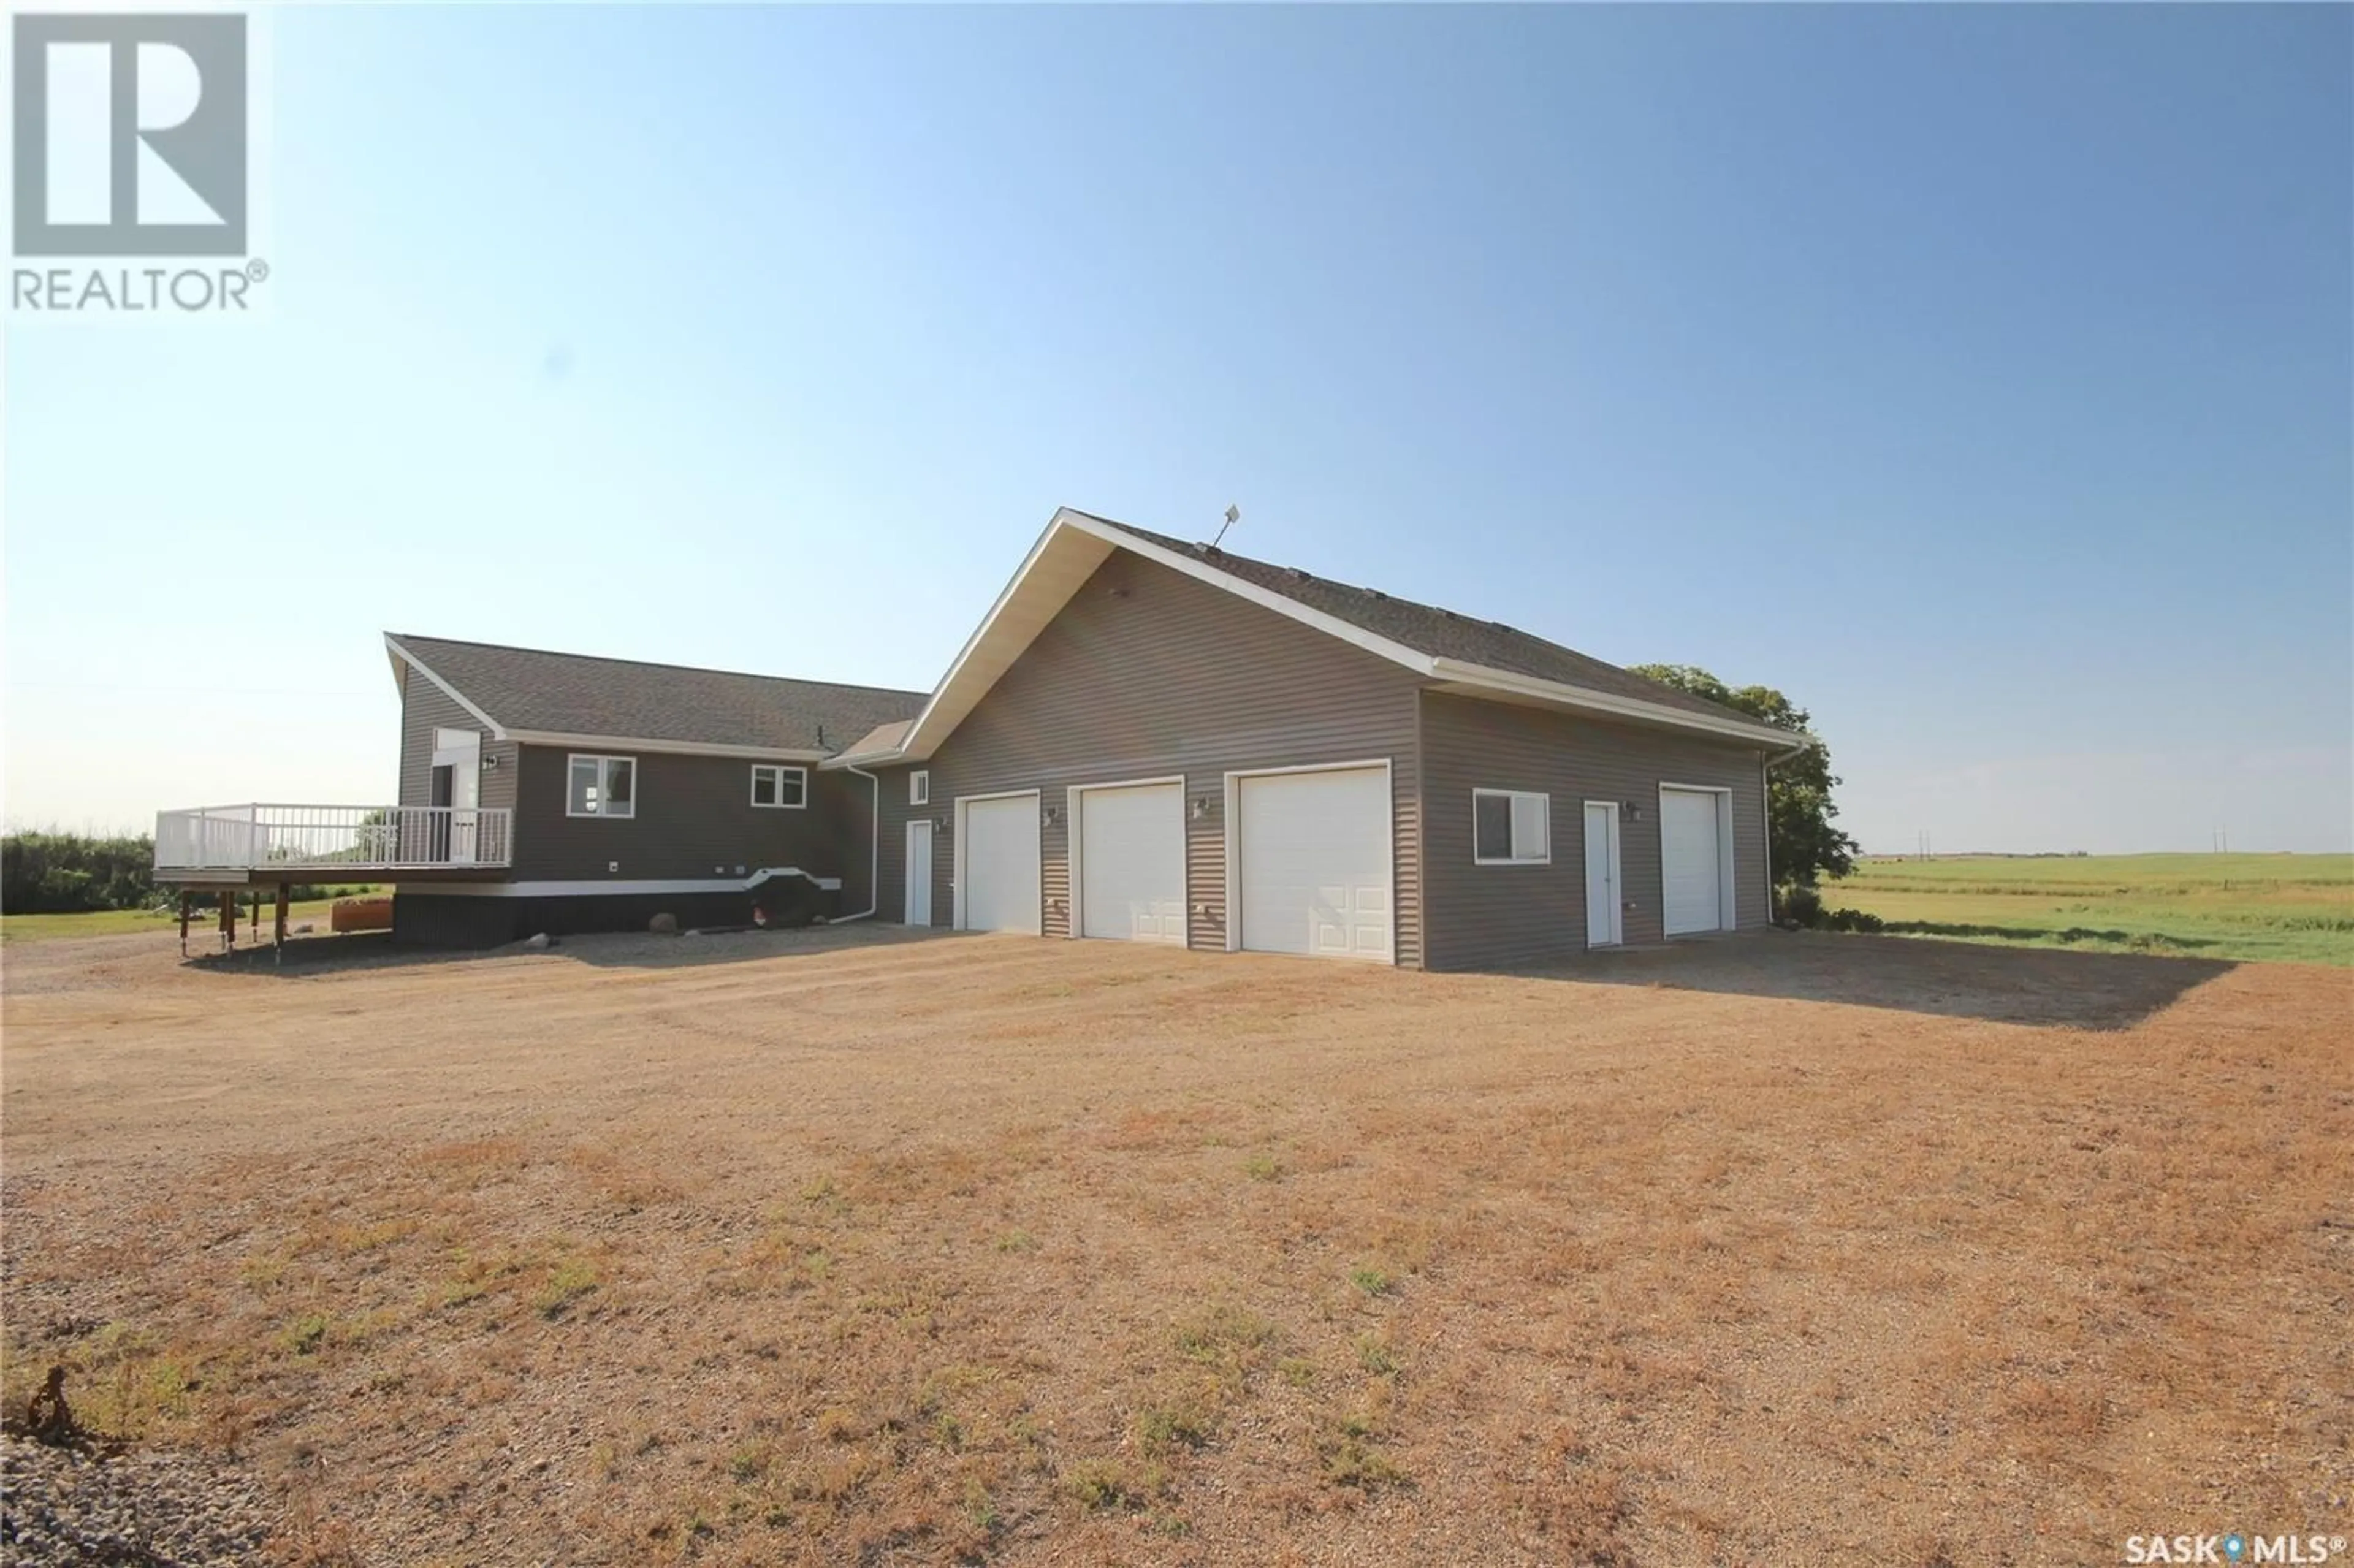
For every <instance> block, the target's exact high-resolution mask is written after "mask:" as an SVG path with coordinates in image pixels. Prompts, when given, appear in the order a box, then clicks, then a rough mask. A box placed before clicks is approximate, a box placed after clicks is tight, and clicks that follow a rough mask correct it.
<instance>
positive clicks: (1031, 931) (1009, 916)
mask: <svg viewBox="0 0 2354 1568" xmlns="http://www.w3.org/2000/svg"><path fill="white" fill-rule="evenodd" d="M961 805H962V806H963V816H964V821H963V823H962V824H961V826H962V828H963V833H962V840H963V842H960V843H959V844H958V845H957V846H956V856H957V888H958V892H959V894H960V899H959V906H960V908H959V914H960V918H959V920H958V921H957V924H958V925H959V926H960V927H962V928H963V929H965V930H967V931H1021V932H1023V933H1026V934H1027V935H1029V936H1033V937H1034V936H1037V935H1038V934H1039V931H1040V926H1039V920H1038V797H1037V796H1035V795H1009V796H1002V797H1000V798H998V799H995V800H967V801H963V802H961Z"/></svg>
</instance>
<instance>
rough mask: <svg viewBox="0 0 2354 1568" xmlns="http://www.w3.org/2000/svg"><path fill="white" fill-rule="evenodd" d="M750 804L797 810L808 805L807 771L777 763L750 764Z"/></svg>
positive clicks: (806, 769)
mask: <svg viewBox="0 0 2354 1568" xmlns="http://www.w3.org/2000/svg"><path fill="white" fill-rule="evenodd" d="M752 804H754V805H755V806H779V807H783V808H785V809H787V810H799V809H800V808H801V807H803V806H806V805H808V804H809V769H808V768H789V767H785V766H783V765H781V764H778V763H769V762H755V763H754V764H752Z"/></svg>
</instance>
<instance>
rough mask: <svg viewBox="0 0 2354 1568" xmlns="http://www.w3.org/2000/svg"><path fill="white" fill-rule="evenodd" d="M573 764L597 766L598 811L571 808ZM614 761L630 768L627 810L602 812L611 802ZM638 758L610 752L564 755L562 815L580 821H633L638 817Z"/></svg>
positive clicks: (577, 752) (580, 752) (581, 752)
mask: <svg viewBox="0 0 2354 1568" xmlns="http://www.w3.org/2000/svg"><path fill="white" fill-rule="evenodd" d="M576 762H594V763H596V764H598V768H597V809H596V810H593V811H576V810H573V809H572V765H573V764H574V763H576ZM616 762H626V763H628V764H629V765H630V801H629V805H630V809H629V810H626V811H609V810H606V809H605V808H606V807H607V806H608V805H610V803H611V801H612V799H613V790H612V785H611V783H610V780H611V779H612V777H613V770H612V768H611V766H610V765H611V764H613V763H616ZM638 782H639V768H638V759H637V758H634V757H623V756H621V755H620V754H619V753H617V752H610V751H572V752H567V753H566V754H565V758H564V814H565V815H566V816H567V817H572V818H576V819H578V820H581V821H587V820H588V819H589V818H592V817H594V818H599V819H602V820H604V821H614V822H628V821H636V820H637V815H638Z"/></svg>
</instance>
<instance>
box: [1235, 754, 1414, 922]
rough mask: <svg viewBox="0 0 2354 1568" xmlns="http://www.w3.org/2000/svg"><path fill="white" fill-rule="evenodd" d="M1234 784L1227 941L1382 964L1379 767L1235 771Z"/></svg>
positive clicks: (1385, 834)
mask: <svg viewBox="0 0 2354 1568" xmlns="http://www.w3.org/2000/svg"><path fill="white" fill-rule="evenodd" d="M1235 785H1236V788H1235V800H1234V809H1235V910H1234V915H1235V919H1236V920H1237V922H1238V925H1237V928H1236V932H1235V938H1236V941H1235V945H1236V946H1238V947H1241V948H1247V949H1249V950H1250V951H1252V952H1259V953H1301V954H1306V955H1308V956H1310V957H1312V958H1320V959H1369V960H1371V961H1373V962H1375V963H1388V962H1390V961H1391V960H1392V954H1393V948H1392V920H1391V909H1390V856H1391V844H1392V839H1391V832H1390V781H1389V770H1388V769H1387V768H1332V769H1330V770H1320V771H1317V772H1311V773H1261V774H1245V775H1243V776H1241V777H1240V778H1239V779H1236V780H1235Z"/></svg>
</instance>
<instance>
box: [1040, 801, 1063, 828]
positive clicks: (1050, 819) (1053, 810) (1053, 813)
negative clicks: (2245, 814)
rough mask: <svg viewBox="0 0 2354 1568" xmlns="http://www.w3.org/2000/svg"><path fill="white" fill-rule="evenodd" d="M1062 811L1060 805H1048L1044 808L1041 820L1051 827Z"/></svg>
mask: <svg viewBox="0 0 2354 1568" xmlns="http://www.w3.org/2000/svg"><path fill="white" fill-rule="evenodd" d="M1062 811H1063V809H1062V808H1061V807H1060V806H1049V807H1047V808H1046V810H1045V813H1044V818H1043V820H1044V822H1045V824H1046V825H1047V826H1048V827H1050V828H1051V827H1053V826H1054V825H1055V819H1056V818H1057V817H1059V816H1061V815H1062Z"/></svg>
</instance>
